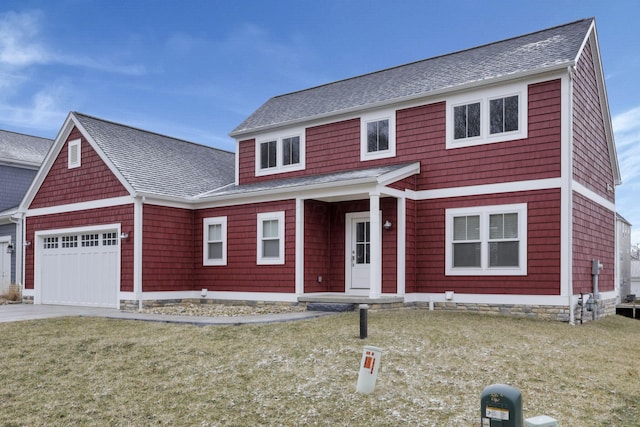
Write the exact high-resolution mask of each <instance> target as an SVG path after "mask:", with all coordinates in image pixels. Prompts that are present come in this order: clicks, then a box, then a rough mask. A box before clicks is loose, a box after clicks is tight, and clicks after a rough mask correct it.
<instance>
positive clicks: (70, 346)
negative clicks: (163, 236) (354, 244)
mask: <svg viewBox="0 0 640 427" xmlns="http://www.w3.org/2000/svg"><path fill="white" fill-rule="evenodd" d="M358 325H359V324H358V315H357V313H347V314H340V315H336V316H329V317H324V318H319V319H314V320H309V321H300V322H293V323H280V324H266V325H245V326H229V327H227V326H224V327H222V326H213V327H195V326H185V325H174V324H164V323H148V322H135V321H120V320H108V319H89V318H67V319H56V320H43V321H31V322H19V323H5V324H0V337H2V339H1V341H0V342H1V345H2V358H0V402H2V403H1V404H0V425H3V426H44V425H47V426H49V425H64V426H73V425H98V426H105V425H109V426H147V425H166V426H169V425H170V426H177V425H181V426H214V425H237V426H244V425H247V426H257V425H276V426H277V425H281V426H295V425H327V426H328V425H349V426H359V425H362V426H364V425H366V426H390V425H412V426H413V425H415V426H478V425H480V419H479V418H480V394H481V392H482V389H483V388H484V387H485V386H487V385H490V384H493V383H506V384H510V385H512V386H514V387H517V388H518V389H519V390H520V391H521V392H522V395H523V404H524V414H525V417H532V416H535V415H541V414H546V415H549V416H552V417H554V418H556V419H557V420H558V421H559V423H560V425H561V426H571V427H580V426H585V427H592V426H625V427H629V426H640V422H639V421H638V415H639V414H640V358H638V349H640V322H638V321H637V320H633V319H627V318H622V317H610V318H607V319H604V320H601V321H598V322H594V323H590V324H586V325H583V326H575V327H572V326H569V325H566V324H561V323H557V322H543V321H535V320H528V319H516V318H507V317H497V316H496V317H494V316H483V315H477V314H476V315H474V314H461V313H446V312H429V311H423V310H412V311H395V312H377V313H374V312H372V313H369V338H368V339H366V340H360V339H359V338H358V334H359V329H358ZM364 344H373V345H376V346H379V347H382V348H383V354H382V361H381V371H380V374H379V377H378V383H377V386H376V389H375V392H374V393H373V394H371V395H360V394H358V393H355V385H356V381H357V376H358V367H359V362H360V357H361V354H362V346H363V345H364Z"/></svg>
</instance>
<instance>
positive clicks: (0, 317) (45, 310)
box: [0, 304, 332, 326]
mask: <svg viewBox="0 0 640 427" xmlns="http://www.w3.org/2000/svg"><path fill="white" fill-rule="evenodd" d="M328 314H332V313H327V312H322V311H302V312H293V313H278V314H261V315H256V316H235V317H199V316H173V315H165V314H146V313H137V312H131V311H120V310H117V309H114V308H97V307H75V306H66V305H41V304H37V305H36V304H6V305H0V323H6V322H19V321H25V320H35V319H49V318H54V317H68V316H72V317H78V316H80V317H106V318H110V319H128V320H141V321H148V322H164V323H185V324H191V325H199V326H205V325H242V324H249V323H274V322H290V321H294V320H303V319H310V318H314V317H320V316H326V315H328Z"/></svg>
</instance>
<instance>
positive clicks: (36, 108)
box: [0, 85, 69, 131]
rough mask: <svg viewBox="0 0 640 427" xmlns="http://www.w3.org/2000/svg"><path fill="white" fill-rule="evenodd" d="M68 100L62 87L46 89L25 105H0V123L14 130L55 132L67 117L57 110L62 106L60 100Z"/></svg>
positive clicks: (66, 93)
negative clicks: (14, 128) (0, 117)
mask: <svg viewBox="0 0 640 427" xmlns="http://www.w3.org/2000/svg"><path fill="white" fill-rule="evenodd" d="M68 98H69V94H68V90H67V89H66V88H65V87H64V86H60V85H58V86H50V87H46V88H45V89H43V90H42V91H40V92H37V93H35V94H34V95H33V96H32V97H31V99H30V100H29V102H28V103H26V104H22V105H11V104H1V105H0V115H2V122H3V124H8V125H11V126H12V127H16V128H24V129H38V130H40V131H52V130H54V131H55V130H57V129H59V128H60V126H61V124H62V122H63V121H64V118H65V117H66V115H67V111H62V110H60V109H59V108H60V105H61V104H63V103H62V102H61V100H64V99H68Z"/></svg>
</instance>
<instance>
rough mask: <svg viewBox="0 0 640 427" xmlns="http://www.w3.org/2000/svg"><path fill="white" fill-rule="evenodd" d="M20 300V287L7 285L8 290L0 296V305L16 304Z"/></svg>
mask: <svg viewBox="0 0 640 427" xmlns="http://www.w3.org/2000/svg"><path fill="white" fill-rule="evenodd" d="M20 300H22V291H21V290H20V285H14V284H11V285H9V290H8V291H7V292H5V293H4V294H2V295H0V305H1V304H7V303H10V302H18V301H20Z"/></svg>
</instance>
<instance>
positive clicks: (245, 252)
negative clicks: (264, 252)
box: [194, 200, 296, 293]
mask: <svg viewBox="0 0 640 427" xmlns="http://www.w3.org/2000/svg"><path fill="white" fill-rule="evenodd" d="M295 207H296V204H295V200H284V201H278V202H267V203H258V204H252V205H239V206H229V207H224V208H213V209H203V210H199V211H196V213H195V224H194V230H195V236H196V237H195V238H194V241H195V245H196V249H195V255H194V259H195V264H196V268H195V271H194V279H195V283H196V284H197V286H196V289H203V288H206V289H209V290H210V291H233V292H285V293H289V292H295V263H296V260H295V219H296V212H295ZM277 211H284V212H285V225H284V233H285V236H286V237H285V246H284V252H285V255H284V260H285V263H284V264H283V265H257V263H256V257H257V253H256V252H257V250H256V247H257V240H256V239H257V234H258V233H257V214H259V213H266V212H277ZM219 216H226V217H227V265H226V266H204V265H202V258H203V253H202V250H203V247H202V239H203V227H202V222H203V218H211V217H219Z"/></svg>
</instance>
